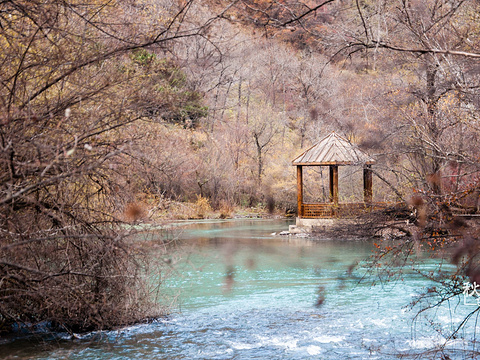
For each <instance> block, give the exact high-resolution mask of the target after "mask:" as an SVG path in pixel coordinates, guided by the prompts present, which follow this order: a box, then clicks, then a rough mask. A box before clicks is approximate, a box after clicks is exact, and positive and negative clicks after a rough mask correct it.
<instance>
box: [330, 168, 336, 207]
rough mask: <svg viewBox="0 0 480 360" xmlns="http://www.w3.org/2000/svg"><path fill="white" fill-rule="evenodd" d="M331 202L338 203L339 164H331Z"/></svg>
mask: <svg viewBox="0 0 480 360" xmlns="http://www.w3.org/2000/svg"><path fill="white" fill-rule="evenodd" d="M330 202H333V205H334V206H337V205H338V165H330Z"/></svg>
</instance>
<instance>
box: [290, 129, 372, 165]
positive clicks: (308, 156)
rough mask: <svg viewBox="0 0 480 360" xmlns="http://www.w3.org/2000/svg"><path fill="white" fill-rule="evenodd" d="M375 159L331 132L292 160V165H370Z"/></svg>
mask: <svg viewBox="0 0 480 360" xmlns="http://www.w3.org/2000/svg"><path fill="white" fill-rule="evenodd" d="M374 163H375V160H374V159H373V158H371V157H370V156H369V155H368V154H367V153H365V152H363V151H362V150H360V149H359V148H358V147H357V146H355V145H353V144H352V143H350V142H349V141H348V140H347V139H345V138H343V137H341V136H340V135H338V134H336V133H335V132H332V133H331V134H330V135H328V136H326V137H325V138H323V139H322V140H321V141H320V142H318V143H317V144H315V145H313V146H312V147H311V148H310V149H308V150H306V151H305V152H304V153H303V154H301V155H300V156H298V157H296V158H295V159H294V160H293V161H292V165H295V166H297V165H307V166H310V165H319V166H325V165H371V164H374Z"/></svg>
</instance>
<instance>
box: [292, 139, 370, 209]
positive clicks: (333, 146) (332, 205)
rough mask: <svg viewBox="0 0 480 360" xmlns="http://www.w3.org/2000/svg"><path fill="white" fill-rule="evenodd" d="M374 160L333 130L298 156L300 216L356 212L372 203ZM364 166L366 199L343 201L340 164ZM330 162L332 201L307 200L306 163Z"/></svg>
mask: <svg viewBox="0 0 480 360" xmlns="http://www.w3.org/2000/svg"><path fill="white" fill-rule="evenodd" d="M373 164H375V160H374V159H373V158H371V157H370V156H369V155H368V154H366V153H365V152H363V151H361V150H360V149H359V148H358V147H357V146H355V145H353V144H352V143H350V142H349V141H348V140H347V139H345V138H343V137H341V136H340V135H338V134H336V133H335V132H332V133H331V134H330V135H328V136H326V137H325V138H323V139H322V140H321V141H320V142H318V143H317V144H315V145H314V146H312V147H311V148H310V149H308V150H306V151H305V152H304V153H303V154H301V155H300V156H298V157H297V158H295V159H294V160H293V162H292V165H294V166H296V167H297V202H298V217H299V218H329V217H341V216H347V215H353V214H355V213H358V212H360V211H363V210H365V209H368V208H370V207H371V205H372V197H373V192H372V187H373V181H372V169H371V166H372V165H373ZM341 165H356V166H363V195H364V202H363V203H346V204H340V203H339V201H338V167H339V166H341ZM304 166H328V167H329V169H330V196H329V200H330V202H329V203H316V204H306V203H304V202H303V167H304Z"/></svg>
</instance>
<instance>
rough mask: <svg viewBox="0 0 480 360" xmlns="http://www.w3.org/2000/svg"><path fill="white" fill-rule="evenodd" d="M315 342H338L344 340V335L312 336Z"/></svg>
mask: <svg viewBox="0 0 480 360" xmlns="http://www.w3.org/2000/svg"><path fill="white" fill-rule="evenodd" d="M313 340H315V341H316V342H319V343H322V344H329V343H339V342H342V341H344V340H345V337H343V336H331V335H323V336H318V337H316V338H314V339H313Z"/></svg>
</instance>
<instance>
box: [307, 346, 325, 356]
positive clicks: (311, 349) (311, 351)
mask: <svg viewBox="0 0 480 360" xmlns="http://www.w3.org/2000/svg"><path fill="white" fill-rule="evenodd" d="M321 352H322V348H321V347H320V346H316V345H310V346H308V347H307V353H308V355H318V354H320V353H321Z"/></svg>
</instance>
